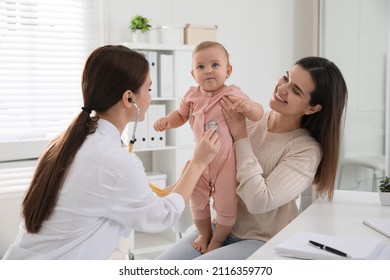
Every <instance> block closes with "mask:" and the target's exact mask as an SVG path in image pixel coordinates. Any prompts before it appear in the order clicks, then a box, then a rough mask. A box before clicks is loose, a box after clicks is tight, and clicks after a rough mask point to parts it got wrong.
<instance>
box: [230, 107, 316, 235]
mask: <svg viewBox="0 0 390 280" xmlns="http://www.w3.org/2000/svg"><path fill="white" fill-rule="evenodd" d="M268 116H269V112H267V113H266V114H265V115H264V117H263V118H262V120H260V121H258V122H251V121H248V122H247V130H248V138H244V139H240V140H238V141H237V142H235V143H234V149H235V153H236V159H237V181H238V183H239V185H238V187H237V194H238V213H237V220H236V224H235V225H234V228H233V230H232V234H233V235H234V236H237V237H239V238H242V239H258V240H263V241H268V240H269V239H270V238H272V237H273V236H274V235H275V234H276V233H278V232H279V231H280V230H281V229H282V228H283V227H285V226H286V225H287V224H288V223H290V222H291V221H292V220H293V219H294V218H295V217H296V216H297V215H298V209H297V206H296V202H295V199H296V198H297V197H298V196H299V194H301V193H302V192H303V191H304V190H305V189H307V188H308V187H309V186H311V184H312V181H313V179H314V176H315V173H316V170H317V167H318V165H319V163H320V161H321V158H322V150H321V146H320V144H319V143H318V142H317V141H316V140H315V139H314V138H312V137H311V136H310V135H309V132H308V131H307V130H305V129H297V130H294V131H291V132H287V133H270V132H268V131H267V121H268Z"/></svg>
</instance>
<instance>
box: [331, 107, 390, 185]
mask: <svg viewBox="0 0 390 280" xmlns="http://www.w3.org/2000/svg"><path fill="white" fill-rule="evenodd" d="M377 135H378V134H377V133H376V132H375V126H374V123H373V122H372V120H371V119H370V117H367V116H357V115H355V116H348V117H347V119H346V123H345V131H344V135H343V139H342V147H341V154H342V155H343V156H342V157H341V159H340V162H339V166H340V167H339V172H338V173H339V174H338V184H337V188H338V189H340V188H341V181H342V177H343V176H344V173H345V168H346V167H347V166H350V167H355V171H354V173H356V172H357V170H358V169H362V168H364V169H367V170H370V171H371V172H372V183H371V191H373V192H376V191H377V185H378V180H380V179H381V178H382V177H383V174H384V171H385V155H382V154H375V151H373V150H374V149H373V148H372V147H373V146H372V145H373V143H375V140H376V136H377ZM370 148H371V149H370Z"/></svg>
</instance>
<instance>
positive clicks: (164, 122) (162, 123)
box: [153, 117, 169, 131]
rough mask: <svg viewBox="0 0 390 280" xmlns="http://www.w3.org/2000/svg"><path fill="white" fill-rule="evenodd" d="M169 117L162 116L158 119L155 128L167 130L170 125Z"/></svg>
mask: <svg viewBox="0 0 390 280" xmlns="http://www.w3.org/2000/svg"><path fill="white" fill-rule="evenodd" d="M168 124H169V123H168V118H167V117H162V118H160V119H158V120H157V121H156V122H155V123H154V125H153V128H154V129H155V130H156V131H165V130H167V129H168V128H169V126H168Z"/></svg>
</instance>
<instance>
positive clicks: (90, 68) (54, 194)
mask: <svg viewBox="0 0 390 280" xmlns="http://www.w3.org/2000/svg"><path fill="white" fill-rule="evenodd" d="M148 72H149V64H148V62H147V60H146V59H145V57H144V56H143V55H142V54H140V53H138V52H136V51H134V50H131V49H129V48H127V47H124V46H111V45H109V46H103V47H100V48H98V49H96V50H95V51H94V52H92V54H91V55H90V56H89V58H88V59H87V61H86V64H85V67H84V72H83V75H82V93H83V100H84V107H85V108H86V109H84V110H83V111H81V112H80V113H79V114H78V116H76V117H75V119H74V120H73V122H72V123H71V124H70V125H69V127H68V128H67V129H66V131H65V132H64V133H63V134H62V135H60V136H59V137H58V138H56V139H54V140H53V141H52V142H51V143H50V144H49V145H48V146H47V148H46V149H45V151H44V152H43V154H42V156H41V158H40V160H39V162H38V165H37V168H36V170H35V173H34V176H33V179H32V181H31V183H30V186H29V188H28V190H27V193H26V195H25V197H24V200H23V204H22V214H23V217H24V220H25V224H26V229H27V231H28V232H29V233H36V232H38V231H39V229H40V227H41V224H42V223H43V221H45V220H47V219H48V218H49V217H50V215H51V214H52V212H53V210H54V207H55V205H56V203H57V200H58V196H59V194H60V191H61V188H62V185H63V183H64V181H65V177H66V174H67V172H68V170H69V167H70V165H71V163H72V161H73V159H74V157H75V155H76V153H77V151H78V150H79V148H80V147H81V145H82V144H83V142H84V140H85V139H86V138H87V136H88V134H91V133H94V132H95V130H96V128H97V120H98V118H97V117H91V115H90V114H89V112H88V111H90V110H94V111H96V112H105V111H106V110H107V109H109V108H110V107H112V106H113V105H115V104H116V103H117V102H118V101H119V100H120V99H121V98H122V95H123V93H124V92H125V91H126V90H131V91H132V92H133V93H134V94H136V93H137V91H138V90H139V88H140V87H141V85H142V84H143V83H144V81H145V80H146V77H147V74H148Z"/></svg>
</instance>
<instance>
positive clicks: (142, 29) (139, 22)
mask: <svg viewBox="0 0 390 280" xmlns="http://www.w3.org/2000/svg"><path fill="white" fill-rule="evenodd" d="M129 28H130V30H131V32H132V34H133V42H135V43H139V42H142V43H145V42H147V41H148V35H149V34H148V32H149V31H150V29H151V28H152V26H151V25H150V23H149V19H148V18H146V17H143V16H141V15H135V16H134V17H132V18H131V20H130V23H129Z"/></svg>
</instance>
